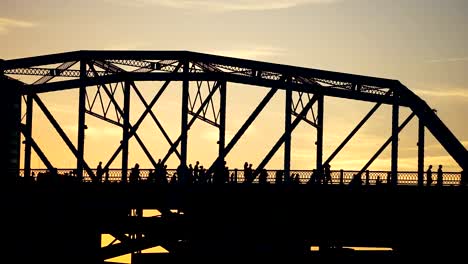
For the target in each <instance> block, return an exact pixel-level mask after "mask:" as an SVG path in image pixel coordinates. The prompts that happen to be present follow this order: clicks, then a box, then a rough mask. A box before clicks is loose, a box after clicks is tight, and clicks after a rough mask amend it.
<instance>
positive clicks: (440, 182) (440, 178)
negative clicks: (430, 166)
mask: <svg viewBox="0 0 468 264" xmlns="http://www.w3.org/2000/svg"><path fill="white" fill-rule="evenodd" d="M443 183H444V178H443V172H442V165H439V169H437V186H442V185H443Z"/></svg>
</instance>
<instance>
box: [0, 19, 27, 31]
mask: <svg viewBox="0 0 468 264" xmlns="http://www.w3.org/2000/svg"><path fill="white" fill-rule="evenodd" d="M34 26H36V25H35V24H33V23H31V22H27V21H23V20H18V19H10V18H5V17H0V34H4V33H7V32H8V31H10V30H11V29H14V28H31V27H34Z"/></svg>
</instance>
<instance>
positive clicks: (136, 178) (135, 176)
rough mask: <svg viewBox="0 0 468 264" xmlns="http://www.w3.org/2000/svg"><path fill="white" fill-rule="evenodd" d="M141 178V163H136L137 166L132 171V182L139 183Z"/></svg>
mask: <svg viewBox="0 0 468 264" xmlns="http://www.w3.org/2000/svg"><path fill="white" fill-rule="evenodd" d="M139 180H140V164H138V163H135V166H134V167H133V168H132V171H131V172H130V183H137V182H138V181H139Z"/></svg>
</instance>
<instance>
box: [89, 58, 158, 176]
mask: <svg viewBox="0 0 468 264" xmlns="http://www.w3.org/2000/svg"><path fill="white" fill-rule="evenodd" d="M89 67H90V68H91V70H92V71H93V72H94V73H96V69H95V68H94V66H93V65H92V64H90V65H89ZM132 84H133V83H132ZM133 85H134V84H133ZM102 88H103V90H104V91H105V92H106V94H107V96H108V97H109V99H110V100H111V102H112V103H113V104H114V107H115V109H116V111H117V112H118V113H119V114H120V115H121V116H123V115H124V112H123V110H122V109H121V108H120V106H119V104H118V103H117V101H115V98H114V96H113V94H112V93H111V92H110V91H109V89H108V88H107V86H106V85H105V84H102ZM134 88H136V87H135V86H134ZM130 127H131V128H133V127H132V126H131V125H130ZM133 136H135V138H136V140H137V142H138V144H139V145H140V147H141V148H142V150H143V152H145V154H146V156H147V157H148V159H149V160H150V162H151V164H152V165H153V166H154V167H156V164H157V163H156V161H155V160H154V158H153V156H151V153H150V152H149V151H148V149H147V148H146V146H145V144H144V143H143V141H142V140H141V138H140V137H139V136H138V134H137V133H136V131H135V132H134V133H133ZM130 138H131V136H130V137H129V138H128V139H130ZM119 148H123V146H122V144H120V146H119ZM115 156H117V155H115ZM112 161H113V159H112ZM112 161H111V162H108V163H107V164H106V166H105V168H106V169H107V168H108V167H109V166H110V164H112Z"/></svg>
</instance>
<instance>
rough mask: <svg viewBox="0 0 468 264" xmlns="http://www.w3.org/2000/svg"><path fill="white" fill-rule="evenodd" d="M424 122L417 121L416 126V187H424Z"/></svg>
mask: <svg viewBox="0 0 468 264" xmlns="http://www.w3.org/2000/svg"><path fill="white" fill-rule="evenodd" d="M424 132H425V128H424V122H423V120H421V119H419V126H418V186H423V185H424V144H425V143H424Z"/></svg>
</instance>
